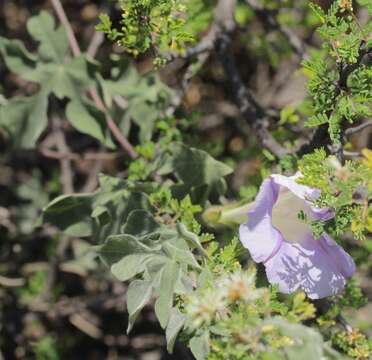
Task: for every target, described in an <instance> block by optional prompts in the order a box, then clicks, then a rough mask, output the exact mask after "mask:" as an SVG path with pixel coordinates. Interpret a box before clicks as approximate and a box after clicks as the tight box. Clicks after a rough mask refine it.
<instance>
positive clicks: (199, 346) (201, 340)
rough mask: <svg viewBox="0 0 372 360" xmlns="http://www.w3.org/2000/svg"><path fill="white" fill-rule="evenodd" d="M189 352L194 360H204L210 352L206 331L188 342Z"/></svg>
mask: <svg viewBox="0 0 372 360" xmlns="http://www.w3.org/2000/svg"><path fill="white" fill-rule="evenodd" d="M190 350H191V352H192V354H193V355H194V356H195V358H196V360H205V359H206V358H207V356H208V354H209V352H210V347H209V333H208V332H207V331H206V332H204V333H202V334H201V335H199V336H194V337H193V338H192V339H191V340H190Z"/></svg>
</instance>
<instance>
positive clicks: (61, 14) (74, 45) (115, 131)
mask: <svg viewBox="0 0 372 360" xmlns="http://www.w3.org/2000/svg"><path fill="white" fill-rule="evenodd" d="M51 2H52V5H53V8H54V10H55V12H56V14H57V16H58V19H59V20H60V22H61V23H62V24H63V26H64V28H65V29H66V33H67V37H68V40H69V44H70V48H71V51H72V54H73V55H74V56H75V57H77V56H80V55H81V50H80V47H79V44H78V42H77V40H76V37H75V34H74V32H73V30H72V27H71V24H70V22H69V21H68V18H67V16H66V13H65V11H64V9H63V6H62V4H61V2H60V0H51ZM89 95H90V96H91V98H92V99H93V101H94V103H95V105H96V106H97V108H99V109H100V110H101V111H103V112H104V114H105V115H106V121H107V126H108V128H109V129H110V131H111V133H112V135H113V136H114V137H115V139H116V141H117V142H118V143H119V144H120V145H121V147H122V148H123V149H124V150H125V151H126V152H127V153H128V155H129V156H130V157H131V158H132V159H135V158H136V157H137V152H136V151H135V150H134V148H133V146H132V145H131V144H130V143H129V141H128V140H127V139H126V138H125V137H124V136H123V134H122V133H121V131H120V129H119V128H118V126H117V125H116V123H115V121H114V120H113V119H112V117H111V115H110V114H109V112H108V110H107V109H106V106H105V105H104V102H103V101H102V99H101V97H100V95H99V94H98V91H97V89H96V88H95V87H92V88H91V89H90V90H89Z"/></svg>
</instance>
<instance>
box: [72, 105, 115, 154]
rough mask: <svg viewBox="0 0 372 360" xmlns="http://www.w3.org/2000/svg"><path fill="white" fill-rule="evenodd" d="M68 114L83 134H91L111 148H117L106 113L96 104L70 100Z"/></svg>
mask: <svg viewBox="0 0 372 360" xmlns="http://www.w3.org/2000/svg"><path fill="white" fill-rule="evenodd" d="M66 116H67V118H68V120H69V121H70V123H71V124H72V125H73V126H74V127H75V128H76V129H77V130H79V131H80V132H82V133H83V134H87V135H90V136H92V137H94V138H96V139H97V140H99V141H101V142H102V143H103V144H104V145H106V146H107V147H108V148H110V149H114V148H115V144H114V142H113V141H112V138H111V135H110V133H109V130H108V128H107V125H106V118H105V114H104V113H103V112H102V111H100V110H98V109H97V108H96V107H95V106H93V105H90V104H88V103H81V102H79V101H75V100H73V101H70V102H69V104H68V105H67V109H66Z"/></svg>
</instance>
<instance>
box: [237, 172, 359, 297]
mask: <svg viewBox="0 0 372 360" xmlns="http://www.w3.org/2000/svg"><path fill="white" fill-rule="evenodd" d="M299 176H301V175H300V174H296V175H295V176H291V177H286V176H283V175H271V176H270V177H269V178H267V179H266V180H265V181H264V182H263V183H262V185H261V188H260V191H259V193H258V195H257V198H256V201H255V202H254V203H253V205H252V206H250V208H249V210H248V221H247V222H246V223H245V224H242V225H240V229H239V235H240V241H241V242H242V243H243V245H244V246H245V247H246V248H247V249H248V250H249V252H250V254H251V256H252V258H253V260H254V261H255V262H257V263H263V264H264V265H265V268H266V274H267V278H268V280H269V282H270V283H271V284H277V285H278V286H279V291H280V292H283V293H287V294H288V293H292V292H294V291H296V290H297V289H302V290H304V291H305V292H306V294H307V295H308V297H309V298H311V299H320V298H323V297H326V296H331V295H335V294H338V293H340V292H341V291H342V289H343V288H344V286H345V283H346V279H347V278H349V277H351V276H352V274H353V273H354V271H355V264H354V261H353V259H352V258H351V257H350V255H349V254H347V253H346V252H345V251H344V250H343V249H342V247H340V246H339V245H338V244H337V243H336V242H335V241H334V240H333V239H332V238H331V237H330V236H329V235H328V234H326V233H323V234H322V236H321V237H320V238H319V239H314V237H313V235H312V232H311V229H310V226H309V225H308V224H307V223H306V222H304V221H302V220H300V219H299V218H298V213H299V212H300V211H303V212H304V214H306V217H307V219H308V220H326V219H330V218H332V217H333V216H334V214H333V213H332V212H331V211H330V210H329V209H321V208H318V207H315V206H313V204H312V202H311V200H314V199H316V198H317V197H318V196H319V195H320V190H318V189H312V188H310V187H308V186H305V185H300V184H298V183H297V182H296V179H298V177H299Z"/></svg>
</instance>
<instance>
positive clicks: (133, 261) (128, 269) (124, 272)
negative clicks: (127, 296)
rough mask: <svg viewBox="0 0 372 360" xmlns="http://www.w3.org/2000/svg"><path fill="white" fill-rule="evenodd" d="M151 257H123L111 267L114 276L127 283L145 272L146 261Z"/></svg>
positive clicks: (145, 255)
mask: <svg viewBox="0 0 372 360" xmlns="http://www.w3.org/2000/svg"><path fill="white" fill-rule="evenodd" d="M150 256H151V255H148V254H132V255H128V256H125V257H123V258H122V259H121V260H120V261H119V262H117V263H115V264H114V265H112V266H111V272H112V274H113V275H114V276H115V277H116V278H117V279H118V280H120V281H127V280H129V279H131V278H132V277H134V276H136V275H137V274H139V273H141V272H143V271H144V270H145V266H146V260H147V259H149V257H150Z"/></svg>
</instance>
